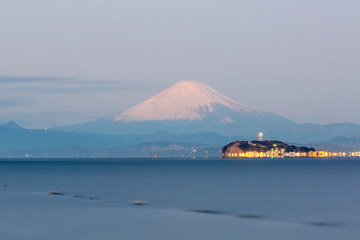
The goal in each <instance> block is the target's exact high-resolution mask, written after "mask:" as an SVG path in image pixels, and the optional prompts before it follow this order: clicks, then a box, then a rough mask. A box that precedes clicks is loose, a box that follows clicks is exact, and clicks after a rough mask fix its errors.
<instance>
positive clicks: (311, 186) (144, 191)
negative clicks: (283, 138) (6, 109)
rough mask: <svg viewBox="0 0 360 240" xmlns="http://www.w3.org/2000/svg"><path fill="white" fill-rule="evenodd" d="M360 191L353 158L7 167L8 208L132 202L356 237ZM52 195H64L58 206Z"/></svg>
mask: <svg viewBox="0 0 360 240" xmlns="http://www.w3.org/2000/svg"><path fill="white" fill-rule="evenodd" d="M359 186H360V160H355V159H347V158H346V159H331V160H329V159H326V160H324V159H315V160H310V159H302V160H301V159H281V160H268V159H266V160H222V159H219V160H179V161H174V160H166V159H164V160H142V159H131V160H119V161H105V160H97V161H31V160H30V161H29V160H26V161H0V197H1V207H2V208H7V207H8V208H12V207H13V208H15V207H17V208H21V207H23V208H28V207H29V206H30V205H31V207H43V206H45V207H49V208H56V207H58V206H72V207H81V206H84V205H85V206H96V207H104V208H113V207H119V208H123V207H126V208H139V206H133V205H131V204H130V202H131V201H134V200H144V201H147V202H149V203H150V204H149V205H147V206H141V208H145V209H171V210H176V211H178V210H179V211H190V210H196V212H205V213H206V212H207V213H211V212H216V213H219V214H222V215H224V216H238V215H239V214H240V216H243V217H249V218H251V217H253V218H261V219H264V220H266V221H273V222H287V223H296V224H310V225H311V224H312V225H314V226H325V227H331V226H341V228H343V229H351V230H352V231H354V232H355V233H356V234H358V233H359V232H360V231H359V230H357V229H359V227H360V224H359V221H360V217H359V216H360V207H359V204H360V191H359ZM48 191H58V192H59V193H62V194H63V195H59V196H50V197H51V199H53V200H51V199H50V198H49V194H48ZM41 194H43V195H41ZM34 196H36V197H34ZM39 196H44V198H41V197H39ZM24 202H26V203H25V204H24ZM1 207H0V210H1Z"/></svg>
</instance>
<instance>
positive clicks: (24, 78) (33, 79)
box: [0, 76, 74, 83]
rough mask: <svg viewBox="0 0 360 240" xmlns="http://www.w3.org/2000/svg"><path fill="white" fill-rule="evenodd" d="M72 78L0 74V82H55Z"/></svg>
mask: <svg viewBox="0 0 360 240" xmlns="http://www.w3.org/2000/svg"><path fill="white" fill-rule="evenodd" d="M69 80H74V78H69V77H33V76H0V83H37V82H49V81H50V82H56V81H69Z"/></svg>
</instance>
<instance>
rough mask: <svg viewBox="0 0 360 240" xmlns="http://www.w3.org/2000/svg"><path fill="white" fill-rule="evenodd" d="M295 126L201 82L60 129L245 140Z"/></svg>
mask: <svg viewBox="0 0 360 240" xmlns="http://www.w3.org/2000/svg"><path fill="white" fill-rule="evenodd" d="M295 125H296V123H294V122H292V121H290V120H288V119H286V118H284V117H282V116H280V115H277V114H274V113H270V112H264V111H260V110H256V109H253V108H251V107H248V106H246V105H244V104H241V103H239V102H237V101H235V100H233V99H231V98H229V97H227V96H225V95H223V94H221V93H219V92H217V91H216V90H215V89H213V88H211V87H209V86H208V85H206V84H204V83H202V82H198V81H182V82H178V83H176V84H174V85H172V86H171V87H169V88H167V89H165V90H164V91H162V92H160V93H158V94H156V95H155V96H153V97H151V98H150V99H148V100H146V101H144V102H142V103H140V104H138V105H135V106H134V107H132V108H130V109H127V110H125V111H122V112H120V113H118V114H116V115H115V116H113V117H107V118H103V119H99V120H95V121H90V122H86V123H83V124H79V125H73V126H67V127H61V128H57V130H62V131H76V132H90V133H106V134H148V133H152V132H154V131H157V130H159V129H161V130H165V131H168V132H171V133H175V134H187V133H194V132H202V131H203V132H215V133H218V134H222V135H227V136H235V135H237V136H242V137H254V136H256V134H257V132H258V131H266V133H267V134H271V136H272V137H275V138H276V137H278V138H280V137H282V135H283V131H284V128H289V127H294V126H295Z"/></svg>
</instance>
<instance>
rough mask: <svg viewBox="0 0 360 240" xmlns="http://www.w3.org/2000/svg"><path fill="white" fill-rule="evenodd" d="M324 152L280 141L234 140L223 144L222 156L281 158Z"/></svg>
mask: <svg viewBox="0 0 360 240" xmlns="http://www.w3.org/2000/svg"><path fill="white" fill-rule="evenodd" d="M323 155H324V156H325V152H323V151H316V150H315V149H314V148H313V147H304V146H301V147H296V146H294V145H290V144H287V143H284V142H281V141H276V140H266V141H235V142H232V143H229V144H228V145H226V146H224V147H223V148H222V150H221V157H222V158H263V157H267V158H282V157H321V156H323Z"/></svg>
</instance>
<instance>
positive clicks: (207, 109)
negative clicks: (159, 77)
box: [114, 81, 258, 121]
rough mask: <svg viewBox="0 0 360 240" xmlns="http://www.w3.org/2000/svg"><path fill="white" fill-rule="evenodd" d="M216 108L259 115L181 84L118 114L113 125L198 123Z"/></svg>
mask: <svg viewBox="0 0 360 240" xmlns="http://www.w3.org/2000/svg"><path fill="white" fill-rule="evenodd" d="M216 106H222V107H226V108H228V109H231V110H233V111H235V112H258V111H256V110H254V109H251V108H249V107H247V106H245V105H243V104H241V103H239V102H237V101H235V100H233V99H231V98H229V97H226V96H225V95H223V94H221V93H219V92H217V91H216V90H214V89H213V88H211V87H209V86H207V85H206V84H204V83H201V82H198V81H182V82H178V83H176V84H174V85H173V86H171V87H169V88H168V89H165V90H164V91H162V92H160V93H159V94H157V95H155V96H153V97H152V98H150V99H148V100H146V101H144V102H142V103H140V104H138V105H136V106H134V107H132V108H130V109H128V110H126V111H124V112H122V113H120V114H118V115H117V116H116V117H115V118H114V121H121V120H123V121H148V120H201V119H203V118H204V117H205V116H207V115H208V114H210V113H214V112H215V107H216Z"/></svg>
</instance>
